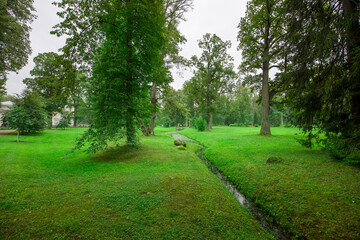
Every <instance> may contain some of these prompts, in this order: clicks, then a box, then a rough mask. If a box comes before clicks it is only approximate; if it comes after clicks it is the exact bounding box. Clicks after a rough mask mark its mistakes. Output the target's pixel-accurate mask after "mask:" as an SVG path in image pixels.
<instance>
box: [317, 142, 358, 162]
mask: <svg viewBox="0 0 360 240" xmlns="http://www.w3.org/2000/svg"><path fill="white" fill-rule="evenodd" d="M324 143H325V147H324V148H325V150H326V151H328V152H329V154H330V155H331V156H332V157H333V158H335V159H336V160H339V161H344V162H346V163H348V164H351V165H356V166H360V143H354V142H353V141H351V140H350V139H345V138H342V136H336V135H331V136H329V137H328V138H327V139H326V140H325V141H324Z"/></svg>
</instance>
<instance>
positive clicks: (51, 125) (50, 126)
mask: <svg viewBox="0 0 360 240" xmlns="http://www.w3.org/2000/svg"><path fill="white" fill-rule="evenodd" d="M52 118H53V114H52V113H50V114H49V120H50V122H49V129H52V128H53V122H52Z"/></svg>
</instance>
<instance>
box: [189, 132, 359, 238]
mask: <svg viewBox="0 0 360 240" xmlns="http://www.w3.org/2000/svg"><path fill="white" fill-rule="evenodd" d="M259 130H260V129H259V128H254V127H249V128H246V127H244V128H240V127H237V128H235V127H231V128H230V127H215V128H214V129H213V130H212V131H211V132H198V131H196V130H193V129H185V130H183V131H182V134H184V135H185V136H187V137H190V138H193V139H196V140H197V141H199V142H200V143H202V144H204V145H205V146H207V147H208V148H207V149H206V150H205V152H204V154H205V156H206V157H207V158H208V159H209V160H210V161H211V162H212V163H213V164H214V165H216V166H217V168H218V169H219V170H220V171H222V172H223V173H224V175H226V176H227V177H228V179H229V180H230V181H232V182H233V183H234V184H235V185H237V186H238V188H239V189H240V190H241V191H242V192H243V193H244V194H245V195H246V196H248V197H249V198H251V199H253V200H254V202H256V203H257V204H258V205H259V206H260V207H261V208H262V209H264V210H265V211H266V212H268V214H269V215H270V216H271V217H272V218H274V219H276V220H277V221H278V222H279V223H280V224H281V225H282V226H283V227H284V228H285V229H287V231H288V232H290V233H291V234H292V235H293V236H294V237H295V238H297V237H298V238H308V239H360V169H358V168H355V167H351V166H348V165H346V164H343V163H339V162H335V161H333V160H332V159H331V158H330V157H329V155H328V154H327V153H326V152H323V151H322V150H321V149H319V148H318V149H312V150H310V149H307V148H305V147H302V146H301V145H300V144H299V143H298V142H297V141H296V140H295V137H296V138H299V137H301V136H299V135H297V133H298V132H299V130H297V129H290V128H272V133H273V136H271V137H263V136H260V135H258V133H259ZM270 157H276V158H280V159H281V160H282V161H281V162H280V163H272V164H269V163H266V160H267V159H268V158H270Z"/></svg>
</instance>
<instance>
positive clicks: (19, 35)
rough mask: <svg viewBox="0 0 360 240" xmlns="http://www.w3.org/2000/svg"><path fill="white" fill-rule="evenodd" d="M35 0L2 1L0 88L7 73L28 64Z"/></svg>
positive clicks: (0, 17) (1, 88) (0, 5)
mask: <svg viewBox="0 0 360 240" xmlns="http://www.w3.org/2000/svg"><path fill="white" fill-rule="evenodd" d="M33 2H34V1H33V0H17V1H5V0H1V1H0V90H3V91H4V85H5V82H6V75H7V73H8V72H9V71H18V70H20V69H21V68H22V67H23V66H25V65H26V63H27V61H28V57H29V55H30V54H31V48H30V39H29V32H30V27H29V24H30V23H31V22H32V21H33V19H34V18H35V15H34V14H33V13H32V12H33V11H35V9H34V7H33Z"/></svg>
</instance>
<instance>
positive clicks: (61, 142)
mask: <svg viewBox="0 0 360 240" xmlns="http://www.w3.org/2000/svg"><path fill="white" fill-rule="evenodd" d="M83 131H84V129H67V130H65V131H64V130H47V131H45V132H44V133H43V134H42V135H38V136H22V137H21V140H23V141H26V142H25V143H15V142H11V141H13V140H15V138H16V136H13V135H5V136H0V156H1V157H0V169H1V171H0V213H1V214H0V238H1V239H268V238H271V236H269V234H268V233H266V232H265V231H264V230H263V229H262V228H261V226H260V225H259V224H258V223H257V222H256V221H255V220H254V219H253V218H252V217H251V216H250V214H249V213H248V211H247V210H246V209H245V208H243V207H241V206H240V205H239V204H238V203H237V202H236V200H235V199H234V198H233V196H232V195H231V194H230V193H229V192H228V191H227V190H226V189H225V187H224V186H223V185H222V184H221V182H220V181H219V180H218V179H217V178H216V177H215V176H214V175H212V173H211V172H210V171H209V170H208V169H207V168H206V166H205V165H204V164H203V163H202V162H201V160H200V159H199V158H197V156H196V155H195V153H194V152H195V151H196V150H197V149H198V148H199V146H197V145H196V144H192V143H187V150H186V151H179V150H177V149H176V147H175V146H174V145H173V139H172V138H171V137H170V136H169V135H167V134H166V133H164V131H169V129H159V130H158V131H157V136H156V137H146V138H142V139H141V141H142V144H141V146H140V148H139V149H137V150H134V149H132V148H128V147H120V148H117V149H115V150H114V151H109V152H101V153H98V154H95V155H92V154H85V153H83V152H80V151H77V152H75V153H72V154H70V155H66V153H68V152H69V151H70V149H71V148H72V147H74V142H75V139H76V137H78V136H79V135H80V134H81V133H82V132H83ZM173 131H174V129H173Z"/></svg>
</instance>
